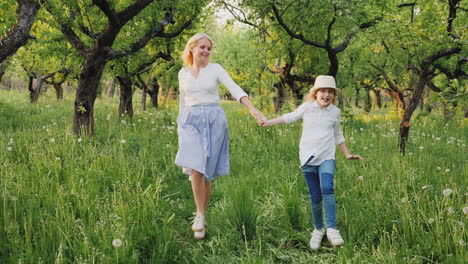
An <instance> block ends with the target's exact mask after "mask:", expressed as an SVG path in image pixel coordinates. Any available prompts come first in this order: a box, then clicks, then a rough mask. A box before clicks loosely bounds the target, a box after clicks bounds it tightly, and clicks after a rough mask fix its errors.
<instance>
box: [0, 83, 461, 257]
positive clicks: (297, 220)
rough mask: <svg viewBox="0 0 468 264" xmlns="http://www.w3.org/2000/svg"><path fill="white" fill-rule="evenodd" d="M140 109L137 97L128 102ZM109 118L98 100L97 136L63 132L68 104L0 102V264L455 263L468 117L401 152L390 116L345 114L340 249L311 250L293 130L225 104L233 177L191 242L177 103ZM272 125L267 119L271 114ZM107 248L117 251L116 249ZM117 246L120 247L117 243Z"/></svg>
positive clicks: (4, 97) (427, 129)
mask: <svg viewBox="0 0 468 264" xmlns="http://www.w3.org/2000/svg"><path fill="white" fill-rule="evenodd" d="M135 100H136V101H137V100H138V99H137V98H136V99H135ZM135 105H136V106H135V108H136V109H135V110H136V114H135V117H134V118H133V119H123V120H122V119H119V118H118V116H117V106H118V102H117V100H116V98H114V99H109V98H102V99H99V100H98V101H97V103H96V111H95V113H96V131H95V133H96V135H95V136H94V137H93V138H77V137H76V136H75V135H73V134H72V133H71V131H72V126H71V125H72V116H73V113H72V111H73V100H72V99H71V98H66V99H65V100H64V101H63V102H56V101H55V99H54V98H53V95H52V94H50V95H49V94H44V96H43V97H41V98H40V102H39V103H38V104H34V105H32V104H30V103H28V99H27V95H26V94H20V93H18V92H15V91H9V92H7V91H0V263H19V262H21V263H72V262H73V263H464V262H465V261H466V259H467V254H466V252H467V250H466V242H467V241H468V237H467V232H466V228H465V225H466V219H467V215H468V205H467V199H466V197H467V196H466V193H467V186H466V183H467V166H466V162H467V159H466V155H465V153H466V152H467V151H466V135H467V134H466V120H465V119H463V117H462V116H461V115H457V116H456V117H455V119H454V120H453V121H452V122H450V123H448V124H447V125H444V124H443V123H442V118H441V115H440V114H439V113H433V114H431V115H416V116H415V119H414V121H413V123H412V128H411V132H410V141H409V143H408V146H407V147H408V149H407V154H406V155H405V156H402V155H400V153H399V151H398V148H397V143H398V135H397V133H398V122H399V118H398V113H396V112H394V111H388V110H386V109H384V110H374V111H373V112H372V113H371V114H365V113H363V112H361V111H360V110H359V109H353V110H352V111H351V112H350V115H348V116H344V117H345V118H346V120H344V122H343V128H344V132H345V137H346V139H347V145H348V147H349V148H350V149H351V150H352V152H353V153H358V154H361V155H362V156H363V157H364V159H365V162H362V163H359V162H355V161H347V160H345V159H344V158H343V157H342V156H341V154H340V153H337V171H336V176H335V179H336V183H335V189H336V191H335V192H336V196H337V205H338V212H337V217H338V228H339V229H340V231H341V233H342V234H343V236H344V239H345V241H346V242H345V245H344V246H343V247H341V248H333V247H331V246H330V244H329V243H327V242H324V246H323V248H322V249H320V250H319V251H318V252H312V251H310V250H309V249H308V240H309V239H310V232H311V231H312V229H313V226H312V220H311V216H310V202H309V197H308V191H307V187H306V184H305V181H304V179H303V176H302V174H301V171H300V169H299V167H298V165H299V161H298V144H299V138H300V133H301V124H300V123H299V122H298V123H295V124H291V125H283V126H277V127H272V128H259V127H257V125H256V123H255V122H254V120H253V119H252V118H251V117H250V116H249V115H248V113H247V111H246V109H245V108H243V107H242V106H241V105H239V104H236V103H223V105H222V106H223V108H224V109H225V111H226V114H227V116H228V119H229V127H230V138H231V141H230V148H231V175H230V176H223V177H220V178H219V179H217V180H216V181H215V182H214V184H213V195H212V199H211V201H210V205H209V210H208V214H207V220H208V233H207V238H206V239H205V240H203V241H196V240H194V239H193V232H192V231H191V228H190V218H191V217H192V212H193V210H194V208H195V206H194V203H193V198H192V191H191V187H190V182H189V181H188V180H187V177H186V176H185V175H183V174H182V173H181V170H180V169H179V168H178V167H176V166H175V165H174V164H173V160H174V157H175V153H176V151H177V133H176V124H175V119H176V115H177V107H176V105H175V104H172V105H163V106H162V108H160V109H158V110H155V109H149V110H148V111H147V112H141V111H139V109H138V107H139V104H138V103H136V104H135ZM266 114H267V115H268V116H269V117H273V116H274V114H272V113H269V112H267V113H266ZM114 241H117V242H115V243H113V242H114ZM118 241H121V243H118Z"/></svg>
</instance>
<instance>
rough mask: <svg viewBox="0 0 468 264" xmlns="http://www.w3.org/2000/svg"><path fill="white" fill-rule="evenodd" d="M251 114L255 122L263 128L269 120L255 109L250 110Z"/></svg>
mask: <svg viewBox="0 0 468 264" xmlns="http://www.w3.org/2000/svg"><path fill="white" fill-rule="evenodd" d="M250 114H251V115H252V116H253V117H254V118H255V121H257V123H258V125H259V126H263V124H264V123H265V122H266V121H267V118H266V117H265V116H264V115H263V114H262V113H261V112H260V111H258V110H257V109H255V108H253V109H250Z"/></svg>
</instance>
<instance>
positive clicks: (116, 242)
mask: <svg viewBox="0 0 468 264" xmlns="http://www.w3.org/2000/svg"><path fill="white" fill-rule="evenodd" d="M112 246H114V247H116V248H118V247H120V246H122V240H120V239H118V238H116V239H114V240H112Z"/></svg>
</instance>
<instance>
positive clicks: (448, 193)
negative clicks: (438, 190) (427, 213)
mask: <svg viewBox="0 0 468 264" xmlns="http://www.w3.org/2000/svg"><path fill="white" fill-rule="evenodd" d="M452 192H453V190H452V189H449V188H447V189H444V190H443V191H442V194H443V195H444V196H445V197H449V196H450V194H452Z"/></svg>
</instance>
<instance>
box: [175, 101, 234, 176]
mask: <svg viewBox="0 0 468 264" xmlns="http://www.w3.org/2000/svg"><path fill="white" fill-rule="evenodd" d="M177 124H178V128H177V133H178V135H179V150H178V151H177V155H176V159H175V164H176V165H177V166H180V167H182V171H183V172H184V173H185V174H188V175H191V174H192V170H196V171H198V172H200V173H202V174H203V175H204V176H205V178H206V180H208V181H211V180H213V179H214V178H216V177H218V176H220V175H227V174H229V137H228V125H227V119H226V115H225V113H224V111H223V109H222V108H221V107H220V106H219V105H218V104H207V105H195V106H191V107H185V108H184V109H182V110H181V112H180V113H179V116H178V117H177Z"/></svg>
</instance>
